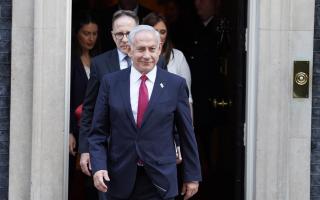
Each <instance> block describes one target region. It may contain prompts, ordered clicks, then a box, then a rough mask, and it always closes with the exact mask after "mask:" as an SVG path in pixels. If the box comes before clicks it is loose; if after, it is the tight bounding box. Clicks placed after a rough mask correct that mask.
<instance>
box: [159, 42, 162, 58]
mask: <svg viewBox="0 0 320 200" xmlns="http://www.w3.org/2000/svg"><path fill="white" fill-rule="evenodd" d="M161 52H162V45H161V44H160V43H159V56H160V55H161Z"/></svg>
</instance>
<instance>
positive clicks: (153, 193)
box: [108, 167, 174, 200]
mask: <svg viewBox="0 0 320 200" xmlns="http://www.w3.org/2000/svg"><path fill="white" fill-rule="evenodd" d="M108 200H164V199H163V198H162V197H161V196H160V194H159V193H158V192H157V190H156V188H155V186H153V184H152V182H151V180H150V178H149V177H148V175H147V174H146V172H145V170H144V168H143V167H138V170H137V177H136V182H135V184H134V189H133V191H132V194H131V195H130V197H129V198H128V199H118V198H115V197H112V196H110V195H108ZM165 200H174V198H169V199H165Z"/></svg>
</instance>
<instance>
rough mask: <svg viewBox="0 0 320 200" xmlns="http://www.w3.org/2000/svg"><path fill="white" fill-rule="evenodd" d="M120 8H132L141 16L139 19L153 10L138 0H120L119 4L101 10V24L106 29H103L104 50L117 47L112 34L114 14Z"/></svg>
mask: <svg viewBox="0 0 320 200" xmlns="http://www.w3.org/2000/svg"><path fill="white" fill-rule="evenodd" d="M118 10H131V11H133V12H134V13H135V14H136V15H137V16H138V18H139V21H141V20H142V19H143V17H145V16H146V15H147V14H149V13H150V12H151V10H149V9H148V8H146V7H144V6H142V5H141V4H140V3H139V1H138V0H119V1H118V3H117V4H115V5H114V6H111V7H110V8H107V9H106V10H103V11H101V24H102V25H103V27H104V29H102V35H103V37H102V48H103V50H110V49H113V48H115V46H114V43H113V41H112V36H111V35H110V33H111V30H112V16H113V14H114V13H115V12H117V11H118Z"/></svg>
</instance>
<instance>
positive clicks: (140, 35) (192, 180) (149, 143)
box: [89, 25, 201, 200]
mask: <svg viewBox="0 0 320 200" xmlns="http://www.w3.org/2000/svg"><path fill="white" fill-rule="evenodd" d="M129 44H130V50H129V56H130V57H131V59H132V61H133V67H131V68H128V69H125V70H122V71H119V72H116V73H112V74H107V75H105V76H104V78H103V80H102V81H101V86H100V89H99V95H98V99H97V103H96V107H95V110H94V117H93V122H92V132H91V134H90V136H89V150H90V155H91V164H92V171H93V174H94V184H95V186H96V188H97V189H98V190H100V191H103V192H106V191H108V193H107V194H108V199H109V200H116V199H123V200H124V199H128V200H129V199H139V200H151V199H152V200H160V199H170V200H171V199H174V197H175V196H176V195H177V194H178V188H177V187H178V186H177V169H176V155H175V147H174V128H175V127H176V128H177V130H178V133H179V134H180V140H181V142H180V145H181V149H182V157H183V158H184V160H183V167H182V168H183V182H184V183H183V187H182V193H183V194H184V195H185V197H184V199H188V198H190V197H192V196H193V195H194V194H195V193H196V192H197V191H198V186H199V181H200V180H201V170H200V163H199V155H198V150H197V144H196V140H195V135H194V131H193V127H192V120H191V113H190V107H189V103H188V88H187V85H186V81H185V80H184V79H183V78H181V77H179V76H176V75H174V74H171V73H168V72H167V71H165V70H162V69H161V68H158V67H156V63H157V61H158V59H159V55H160V53H161V47H160V36H159V33H158V32H157V31H155V30H154V29H153V28H152V27H151V26H146V25H141V26H137V27H135V28H133V29H132V30H131V32H130V34H129ZM106 140H108V141H109V144H108V147H107V145H106V143H105V141H106Z"/></svg>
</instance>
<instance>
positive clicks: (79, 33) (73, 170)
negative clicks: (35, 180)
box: [69, 12, 98, 200]
mask: <svg viewBox="0 0 320 200" xmlns="http://www.w3.org/2000/svg"><path fill="white" fill-rule="evenodd" d="M74 25H75V26H74V30H73V32H74V35H73V41H72V59H71V86H70V91H71V92H70V134H69V153H70V155H69V199H70V200H73V199H79V196H78V193H79V188H80V189H82V188H83V187H85V195H84V196H85V199H90V200H91V199H92V200H94V199H98V198H97V190H96V189H95V188H94V186H93V182H92V178H86V177H83V176H82V175H83V174H82V173H81V171H79V172H80V173H79V172H78V171H77V167H76V166H77V163H76V160H77V159H76V158H77V156H78V155H77V149H78V136H79V116H80V115H81V108H82V102H83V99H84V95H85V90H86V87H87V83H88V79H89V74H90V64H91V57H92V56H94V55H96V54H97V53H98V49H97V45H96V42H97V38H98V24H97V20H96V19H95V18H94V17H93V15H92V14H91V13H89V12H80V13H79V15H78V16H77V17H76V20H75V21H74ZM83 179H85V181H84V182H83V183H82V185H81V184H80V183H79V181H78V180H83ZM82 197H83V195H82Z"/></svg>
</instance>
